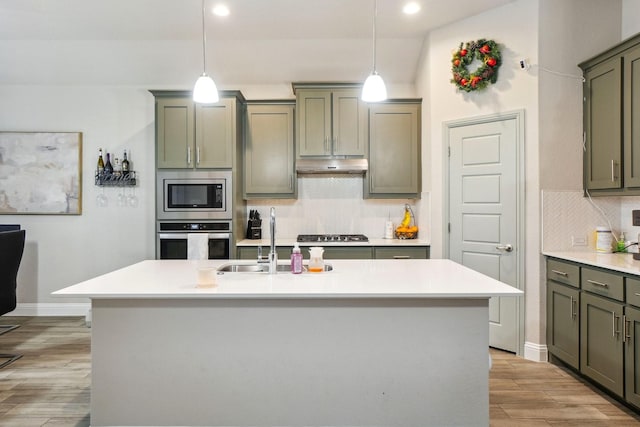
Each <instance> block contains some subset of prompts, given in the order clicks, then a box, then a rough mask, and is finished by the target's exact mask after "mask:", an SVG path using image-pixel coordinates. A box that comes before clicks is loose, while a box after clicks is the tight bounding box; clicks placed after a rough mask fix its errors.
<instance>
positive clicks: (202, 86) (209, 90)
mask: <svg viewBox="0 0 640 427" xmlns="http://www.w3.org/2000/svg"><path fill="white" fill-rule="evenodd" d="M204 14H205V9H204V0H202V75H201V76H200V77H199V78H198V80H197V81H196V84H195V86H194V87H193V101H194V102H197V103H200V104H212V103H214V102H218V101H219V100H220V98H219V97H218V88H217V87H216V84H215V82H214V81H213V79H212V78H211V77H209V76H208V75H207V35H206V32H205V29H204Z"/></svg>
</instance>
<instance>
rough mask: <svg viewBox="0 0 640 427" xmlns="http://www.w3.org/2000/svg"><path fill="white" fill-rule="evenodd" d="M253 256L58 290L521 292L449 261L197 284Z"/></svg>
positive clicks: (376, 263)
mask: <svg viewBox="0 0 640 427" xmlns="http://www.w3.org/2000/svg"><path fill="white" fill-rule="evenodd" d="M227 262H234V263H245V264H250V263H252V261H240V260H232V261H226V260H225V261H221V260H205V261H185V260H148V261H142V262H139V263H137V264H133V265H131V266H129V267H125V268H122V269H119V270H116V271H113V272H111V273H107V274H104V275H102V276H99V277H96V278H94V279H90V280H87V281H84V282H81V283H78V284H76V285H73V286H70V287H68V288H64V289H61V290H59V291H56V292H54V293H53V295H54V296H55V295H57V296H64V297H85V298H92V299H101V298H102V299H127V298H129V299H130V298H152V299H155V298H159V299H167V298H261V299H262V298H390V297H391V298H487V297H492V296H517V295H521V294H522V291H520V290H518V289H516V288H514V287H512V286H509V285H506V284H504V283H502V282H499V281H497V280H494V279H492V278H490V277H488V276H485V275H483V274H480V273H478V272H475V271H473V270H471V269H469V268H467V267H464V266H462V265H459V264H457V263H455V262H453V261H450V260H442V259H434V260H411V259H407V260H405V259H403V260H328V261H327V263H328V264H331V265H332V266H333V271H329V272H322V273H308V272H304V273H302V274H292V273H288V272H278V273H277V274H268V273H224V274H221V275H215V282H216V284H215V285H214V286H212V287H198V286H197V284H196V283H197V273H198V269H200V268H217V267H219V266H221V265H223V264H225V263H227Z"/></svg>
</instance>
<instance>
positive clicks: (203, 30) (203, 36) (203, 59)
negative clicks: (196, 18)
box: [202, 0, 207, 74]
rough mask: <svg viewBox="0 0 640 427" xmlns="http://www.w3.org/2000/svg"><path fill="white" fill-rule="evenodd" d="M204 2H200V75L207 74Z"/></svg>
mask: <svg viewBox="0 0 640 427" xmlns="http://www.w3.org/2000/svg"><path fill="white" fill-rule="evenodd" d="M204 13H205V9H204V0H202V74H206V73H207V33H206V32H205V29H204Z"/></svg>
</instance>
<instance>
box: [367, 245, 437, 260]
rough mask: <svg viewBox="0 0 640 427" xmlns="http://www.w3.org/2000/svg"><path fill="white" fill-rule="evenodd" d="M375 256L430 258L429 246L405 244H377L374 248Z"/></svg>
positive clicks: (383, 257) (384, 257)
mask: <svg viewBox="0 0 640 427" xmlns="http://www.w3.org/2000/svg"><path fill="white" fill-rule="evenodd" d="M373 258H375V259H429V247H428V246H403V247H386V246H376V247H374V248H373Z"/></svg>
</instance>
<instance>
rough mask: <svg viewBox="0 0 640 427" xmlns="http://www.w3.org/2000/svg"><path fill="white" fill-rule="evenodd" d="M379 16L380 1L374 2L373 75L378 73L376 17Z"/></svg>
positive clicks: (375, 0)
mask: <svg viewBox="0 0 640 427" xmlns="http://www.w3.org/2000/svg"><path fill="white" fill-rule="evenodd" d="M377 15H378V0H374V1H373V73H374V74H375V73H376V16H377Z"/></svg>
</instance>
